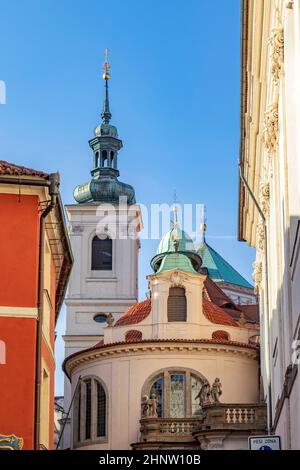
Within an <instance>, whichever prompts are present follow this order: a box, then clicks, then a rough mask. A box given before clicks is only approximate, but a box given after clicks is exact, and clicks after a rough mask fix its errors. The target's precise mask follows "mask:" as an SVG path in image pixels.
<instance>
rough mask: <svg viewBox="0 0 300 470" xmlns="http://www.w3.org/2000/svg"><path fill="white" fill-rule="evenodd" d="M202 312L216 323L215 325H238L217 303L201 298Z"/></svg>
mask: <svg viewBox="0 0 300 470" xmlns="http://www.w3.org/2000/svg"><path fill="white" fill-rule="evenodd" d="M203 313H204V315H205V316H206V318H207V320H209V321H210V322H211V323H216V324H217V325H230V326H238V324H237V323H236V322H235V321H234V320H233V319H232V318H231V316H230V315H228V313H226V312H224V310H223V309H222V308H221V307H218V305H216V304H214V303H213V302H210V301H209V300H207V299H203Z"/></svg>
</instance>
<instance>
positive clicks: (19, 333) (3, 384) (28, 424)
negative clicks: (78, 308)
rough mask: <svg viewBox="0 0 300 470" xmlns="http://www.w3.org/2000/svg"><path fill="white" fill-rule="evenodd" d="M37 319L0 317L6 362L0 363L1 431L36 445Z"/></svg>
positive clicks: (31, 446)
mask: <svg viewBox="0 0 300 470" xmlns="http://www.w3.org/2000/svg"><path fill="white" fill-rule="evenodd" d="M35 336H36V320H34V319H31V318H6V317H0V339H1V340H2V341H4V342H5V344H6V364H0V397H1V399H0V434H5V435H7V434H16V436H18V437H23V439H24V449H32V448H33V430H34V429H33V426H34V380H35V341H34V339H35Z"/></svg>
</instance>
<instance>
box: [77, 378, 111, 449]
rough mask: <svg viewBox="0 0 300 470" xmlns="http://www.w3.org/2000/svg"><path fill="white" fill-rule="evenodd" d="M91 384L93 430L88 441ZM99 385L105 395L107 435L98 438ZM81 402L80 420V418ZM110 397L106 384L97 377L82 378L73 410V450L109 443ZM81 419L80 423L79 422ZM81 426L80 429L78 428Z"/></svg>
mask: <svg viewBox="0 0 300 470" xmlns="http://www.w3.org/2000/svg"><path fill="white" fill-rule="evenodd" d="M89 381H90V382H91V429H90V438H88V439H86V383H87V382H89ZM97 384H99V385H100V386H101V387H102V389H103V391H104V394H105V435H104V436H97V432H98V420H97V405H98V395H97ZM79 401H80V403H81V407H80V418H79ZM108 411H109V395H108V390H107V387H106V385H105V383H104V382H103V381H102V380H101V379H100V378H99V377H97V376H94V375H88V376H85V377H82V378H81V381H80V384H78V389H77V392H76V396H75V400H74V407H73V410H72V416H73V439H72V440H73V448H74V449H75V448H77V447H82V446H85V445H91V444H94V443H107V442H108V426H109V422H108V416H109V413H108ZM93 417H96V418H93ZM78 418H79V422H78ZM78 426H79V427H78Z"/></svg>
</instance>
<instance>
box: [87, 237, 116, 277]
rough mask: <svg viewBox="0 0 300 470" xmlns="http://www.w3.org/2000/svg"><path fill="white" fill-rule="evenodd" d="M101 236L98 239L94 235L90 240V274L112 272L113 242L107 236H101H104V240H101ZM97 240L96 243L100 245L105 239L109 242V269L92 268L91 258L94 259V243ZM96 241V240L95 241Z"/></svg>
mask: <svg viewBox="0 0 300 470" xmlns="http://www.w3.org/2000/svg"><path fill="white" fill-rule="evenodd" d="M101 235H102V234H101ZM101 235H100V237H99V236H98V235H97V234H96V233H95V234H94V236H93V237H92V240H91V257H90V262H91V264H90V269H91V271H92V272H99V271H100V272H112V271H113V240H112V238H111V237H110V236H109V235H108V234H106V233H105V234H103V235H105V238H103V239H101ZM96 239H98V243H101V242H104V241H106V239H108V240H110V245H111V267H109V268H106V267H105V266H104V268H95V267H93V257H94V250H93V248H94V241H95V240H96ZM96 241H97V240H96Z"/></svg>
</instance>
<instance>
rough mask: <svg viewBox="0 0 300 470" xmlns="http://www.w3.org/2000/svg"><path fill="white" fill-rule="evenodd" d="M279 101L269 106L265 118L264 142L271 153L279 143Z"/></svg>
mask: <svg viewBox="0 0 300 470" xmlns="http://www.w3.org/2000/svg"><path fill="white" fill-rule="evenodd" d="M278 129H279V127H278V103H277V102H275V103H273V104H272V105H270V106H269V107H268V108H267V111H266V113H265V120H264V130H263V136H264V144H265V148H266V151H267V152H268V154H269V155H271V154H272V153H273V152H274V151H275V150H276V147H277V144H278Z"/></svg>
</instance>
